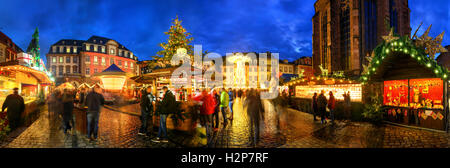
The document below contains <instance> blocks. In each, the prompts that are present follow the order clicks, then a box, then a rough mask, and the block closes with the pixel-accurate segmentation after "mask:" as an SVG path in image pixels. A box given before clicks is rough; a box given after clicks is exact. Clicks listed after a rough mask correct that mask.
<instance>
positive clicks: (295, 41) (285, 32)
mask: <svg viewBox="0 0 450 168" xmlns="http://www.w3.org/2000/svg"><path fill="white" fill-rule="evenodd" d="M314 2H315V0H305V1H298V0H266V1H260V0H246V1H242V0H217V1H178V0H167V1H144V0H132V1H120V2H119V1H106V0H77V1H70V0H61V1H54V0H41V1H26V0H15V1H4V2H2V6H0V30H1V31H3V32H4V33H5V34H7V35H8V36H10V37H11V38H12V39H13V40H14V42H16V43H17V44H18V45H19V46H21V47H22V48H25V49H26V47H27V45H28V43H29V41H30V40H31V35H32V33H33V31H34V28H36V27H39V29H40V36H41V38H40V44H41V56H42V57H43V58H45V54H46V53H47V52H48V51H49V48H50V45H51V44H53V43H55V42H57V41H58V40H60V39H80V40H86V39H88V38H89V37H90V36H92V35H99V36H104V37H108V38H111V39H115V40H117V41H118V42H120V43H122V44H123V45H125V46H126V47H127V48H129V49H130V50H132V51H133V52H134V53H135V55H137V56H138V57H139V59H140V60H146V59H150V56H153V55H155V54H156V52H158V51H159V50H161V48H160V47H159V45H158V44H159V43H161V42H165V41H166V40H167V38H168V37H167V35H165V34H164V32H166V31H167V30H168V29H169V27H170V24H171V22H172V19H173V18H175V16H176V15H178V16H179V17H180V19H182V20H183V23H182V25H183V26H184V27H185V28H186V29H187V31H189V32H191V33H192V35H193V37H194V41H193V43H192V44H202V45H203V50H208V51H210V52H217V53H219V54H221V55H225V53H227V52H247V51H255V52H266V51H271V52H279V53H280V58H281V59H289V60H290V61H293V60H295V59H297V58H299V57H300V56H311V55H312V23H311V18H312V16H313V15H314ZM409 6H410V8H411V27H412V29H413V30H415V29H416V28H417V26H418V25H419V24H420V22H421V21H423V22H424V26H423V27H422V28H421V29H420V31H419V33H422V32H423V31H424V30H425V29H426V27H427V26H428V25H430V24H433V28H432V31H431V33H430V35H432V36H437V35H438V34H440V33H441V32H442V31H444V30H446V32H448V33H450V22H449V20H450V19H449V18H450V12H449V10H448V8H443V6H449V7H450V4H449V2H448V1H446V0H435V1H433V2H432V3H431V2H430V1H423V0H409ZM443 16H447V17H443ZM448 33H447V34H446V35H445V37H444V42H443V45H449V44H450V36H449V35H448Z"/></svg>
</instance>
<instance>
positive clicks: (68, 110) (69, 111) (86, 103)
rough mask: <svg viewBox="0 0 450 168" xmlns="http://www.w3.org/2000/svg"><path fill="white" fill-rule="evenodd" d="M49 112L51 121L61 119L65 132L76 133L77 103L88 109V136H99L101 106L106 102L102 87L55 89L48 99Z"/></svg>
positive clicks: (80, 106)
mask: <svg viewBox="0 0 450 168" xmlns="http://www.w3.org/2000/svg"><path fill="white" fill-rule="evenodd" d="M47 100H48V101H47V103H48V112H49V113H48V114H49V118H50V121H51V122H54V123H57V122H58V121H57V119H61V123H62V125H61V128H62V129H63V131H64V133H65V134H72V135H73V134H74V133H75V123H76V122H75V121H76V117H75V115H74V114H73V110H74V107H75V105H76V106H78V107H79V108H85V109H86V119H87V138H88V139H90V140H96V139H97V138H98V133H97V132H98V120H99V117H100V110H101V106H103V105H104V104H105V99H104V97H103V95H102V89H101V88H100V87H94V88H91V89H80V90H78V91H75V90H70V89H63V90H62V91H61V90H59V89H57V90H54V91H53V92H52V93H51V94H50V95H49V96H48V99H47Z"/></svg>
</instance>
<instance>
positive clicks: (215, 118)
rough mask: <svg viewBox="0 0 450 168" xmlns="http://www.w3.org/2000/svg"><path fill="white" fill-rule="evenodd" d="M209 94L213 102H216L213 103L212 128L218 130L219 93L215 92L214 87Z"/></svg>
mask: <svg viewBox="0 0 450 168" xmlns="http://www.w3.org/2000/svg"><path fill="white" fill-rule="evenodd" d="M211 94H212V96H213V98H214V102H215V103H216V105H214V113H213V115H212V119H213V128H214V131H218V130H219V111H220V96H219V93H217V90H216V89H213V90H212V93H211Z"/></svg>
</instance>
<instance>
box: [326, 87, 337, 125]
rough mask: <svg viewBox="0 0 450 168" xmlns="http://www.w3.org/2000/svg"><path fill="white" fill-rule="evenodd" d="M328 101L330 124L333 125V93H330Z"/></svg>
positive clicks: (334, 103)
mask: <svg viewBox="0 0 450 168" xmlns="http://www.w3.org/2000/svg"><path fill="white" fill-rule="evenodd" d="M329 94H330V99H328V109H330V118H331V122H332V123H334V109H335V107H336V99H335V98H334V95H333V92H332V91H330V93H329Z"/></svg>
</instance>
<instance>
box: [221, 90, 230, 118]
mask: <svg viewBox="0 0 450 168" xmlns="http://www.w3.org/2000/svg"><path fill="white" fill-rule="evenodd" d="M221 90H222V92H221V94H220V111H222V117H223V125H224V127H225V126H227V124H228V119H227V111H228V105H229V104H228V103H229V100H230V96H229V95H228V93H227V91H226V90H225V88H222V89H221Z"/></svg>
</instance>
